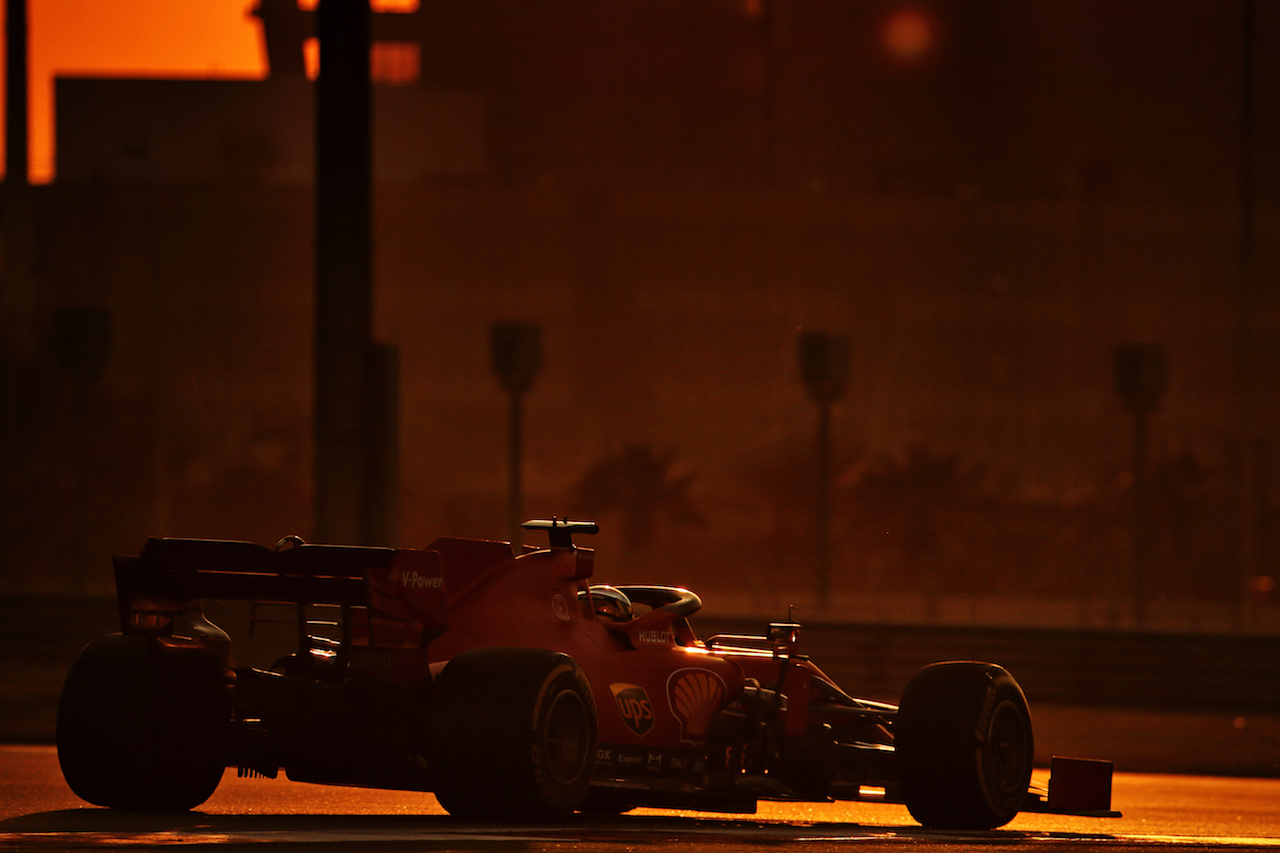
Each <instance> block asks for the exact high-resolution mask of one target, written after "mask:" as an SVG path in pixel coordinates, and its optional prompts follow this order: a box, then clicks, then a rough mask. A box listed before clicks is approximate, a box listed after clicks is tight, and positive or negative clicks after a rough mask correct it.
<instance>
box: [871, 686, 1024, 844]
mask: <svg viewBox="0 0 1280 853" xmlns="http://www.w3.org/2000/svg"><path fill="white" fill-rule="evenodd" d="M894 744H895V751H896V753H897V762H898V783H899V785H900V787H901V790H902V798H903V802H905V803H906V805H907V809H908V810H909V811H910V812H911V816H912V817H914V818H915V819H916V820H917V821H919V822H920V823H921V824H923V825H924V826H929V827H936V828H941V829H994V828H995V827H998V826H1003V825H1004V824H1006V823H1008V822H1009V821H1010V820H1012V819H1013V817H1014V815H1016V814H1017V813H1018V809H1019V808H1021V806H1022V803H1023V801H1024V800H1025V799H1026V796H1027V788H1028V785H1029V784H1030V782H1031V763H1032V759H1033V757H1034V754H1035V745H1034V741H1033V739H1032V734H1031V715H1030V712H1029V711H1028V710H1027V700H1026V697H1025V696H1024V695H1023V693H1022V688H1020V687H1019V686H1018V683H1017V682H1016V681H1014V679H1013V676H1012V675H1010V674H1009V673H1008V672H1007V671H1005V670H1004V669H1003V668H1001V667H999V666H996V665H995V664H990V663H978V662H974V661H952V662H948V663H936V664H933V665H931V666H927V667H925V668H924V669H922V670H920V671H919V672H918V673H916V675H915V676H914V677H913V678H912V679H911V681H910V682H908V684H907V687H906V690H904V691H903V694H902V701H901V702H900V703H899V707H898V713H897V716H896V718H895V721H894Z"/></svg>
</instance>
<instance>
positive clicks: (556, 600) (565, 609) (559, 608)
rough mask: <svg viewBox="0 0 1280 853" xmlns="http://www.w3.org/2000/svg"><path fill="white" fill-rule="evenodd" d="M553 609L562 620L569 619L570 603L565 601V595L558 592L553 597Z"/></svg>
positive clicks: (566, 620)
mask: <svg viewBox="0 0 1280 853" xmlns="http://www.w3.org/2000/svg"><path fill="white" fill-rule="evenodd" d="M551 610H552V612H554V613H555V614H556V618H557V619H559V620H560V621H561V622H568V621H569V605H568V604H567V603H566V602H565V600H564V596H563V595H561V594H560V593H558V592H557V593H556V594H555V595H553V596H552V597H551Z"/></svg>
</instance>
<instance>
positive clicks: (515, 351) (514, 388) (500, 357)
mask: <svg viewBox="0 0 1280 853" xmlns="http://www.w3.org/2000/svg"><path fill="white" fill-rule="evenodd" d="M489 354H490V357H491V361H492V365H493V372H494V373H495V374H497V376H498V383H499V384H500V385H501V386H502V389H503V390H504V391H506V392H507V393H508V394H510V395H511V413H510V420H509V424H510V429H509V432H508V455H507V530H508V531H509V532H510V537H511V550H512V551H513V552H515V553H516V554H519V552H520V538H521V534H520V525H521V524H522V523H523V521H524V519H523V517H522V515H521V512H522V510H521V502H522V497H523V490H524V487H523V484H522V482H521V478H520V468H521V461H522V459H521V458H522V450H521V443H520V438H521V431H522V427H523V424H522V420H523V412H522V406H521V402H522V397H523V395H524V394H525V393H526V392H528V391H529V389H531V388H532V387H533V380H534V378H536V377H537V375H538V371H539V370H540V369H541V368H542V330H541V329H540V328H539V327H538V326H535V325H533V324H531V323H494V324H493V325H492V326H491V327H490V329H489Z"/></svg>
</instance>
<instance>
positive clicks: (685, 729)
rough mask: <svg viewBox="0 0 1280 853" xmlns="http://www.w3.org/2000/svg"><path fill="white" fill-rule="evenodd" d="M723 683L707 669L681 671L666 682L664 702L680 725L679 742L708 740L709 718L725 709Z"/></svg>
mask: <svg viewBox="0 0 1280 853" xmlns="http://www.w3.org/2000/svg"><path fill="white" fill-rule="evenodd" d="M726 693H727V691H726V690H725V686H724V679H722V678H721V677H720V676H718V675H716V674H715V673H714V672H711V671H710V670H706V669H680V670H676V671H675V672H673V673H671V677H670V678H668V679H667V700H668V701H669V702H670V703H671V712H672V713H673V714H675V715H676V719H677V720H679V721H680V740H682V741H699V740H702V739H704V738H705V737H706V736H707V725H708V724H709V723H710V722H711V717H712V716H713V715H714V714H715V713H716V711H719V710H720V708H721V706H722V705H724V698H725V695H726Z"/></svg>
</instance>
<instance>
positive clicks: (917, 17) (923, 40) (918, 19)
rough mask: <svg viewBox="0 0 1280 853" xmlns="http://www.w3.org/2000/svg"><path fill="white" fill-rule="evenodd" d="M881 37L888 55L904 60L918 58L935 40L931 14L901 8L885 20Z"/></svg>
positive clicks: (934, 28) (927, 50)
mask: <svg viewBox="0 0 1280 853" xmlns="http://www.w3.org/2000/svg"><path fill="white" fill-rule="evenodd" d="M881 37H882V39H883V41H884V46H885V49H886V50H887V51H888V52H889V55H890V56H892V57H893V58H895V59H898V60H902V61H904V62H910V61H912V60H917V59H920V58H921V57H923V56H925V54H927V53H928V52H929V51H930V49H932V47H933V45H934V42H935V41H936V40H937V33H936V27H935V22H934V19H933V18H932V16H930V15H929V14H928V13H926V12H923V11H921V10H919V9H910V8H908V9H902V10H900V11H898V12H895V13H893V14H892V15H890V16H889V18H888V19H887V20H886V21H885V24H884V29H883V30H882V34H881Z"/></svg>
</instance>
